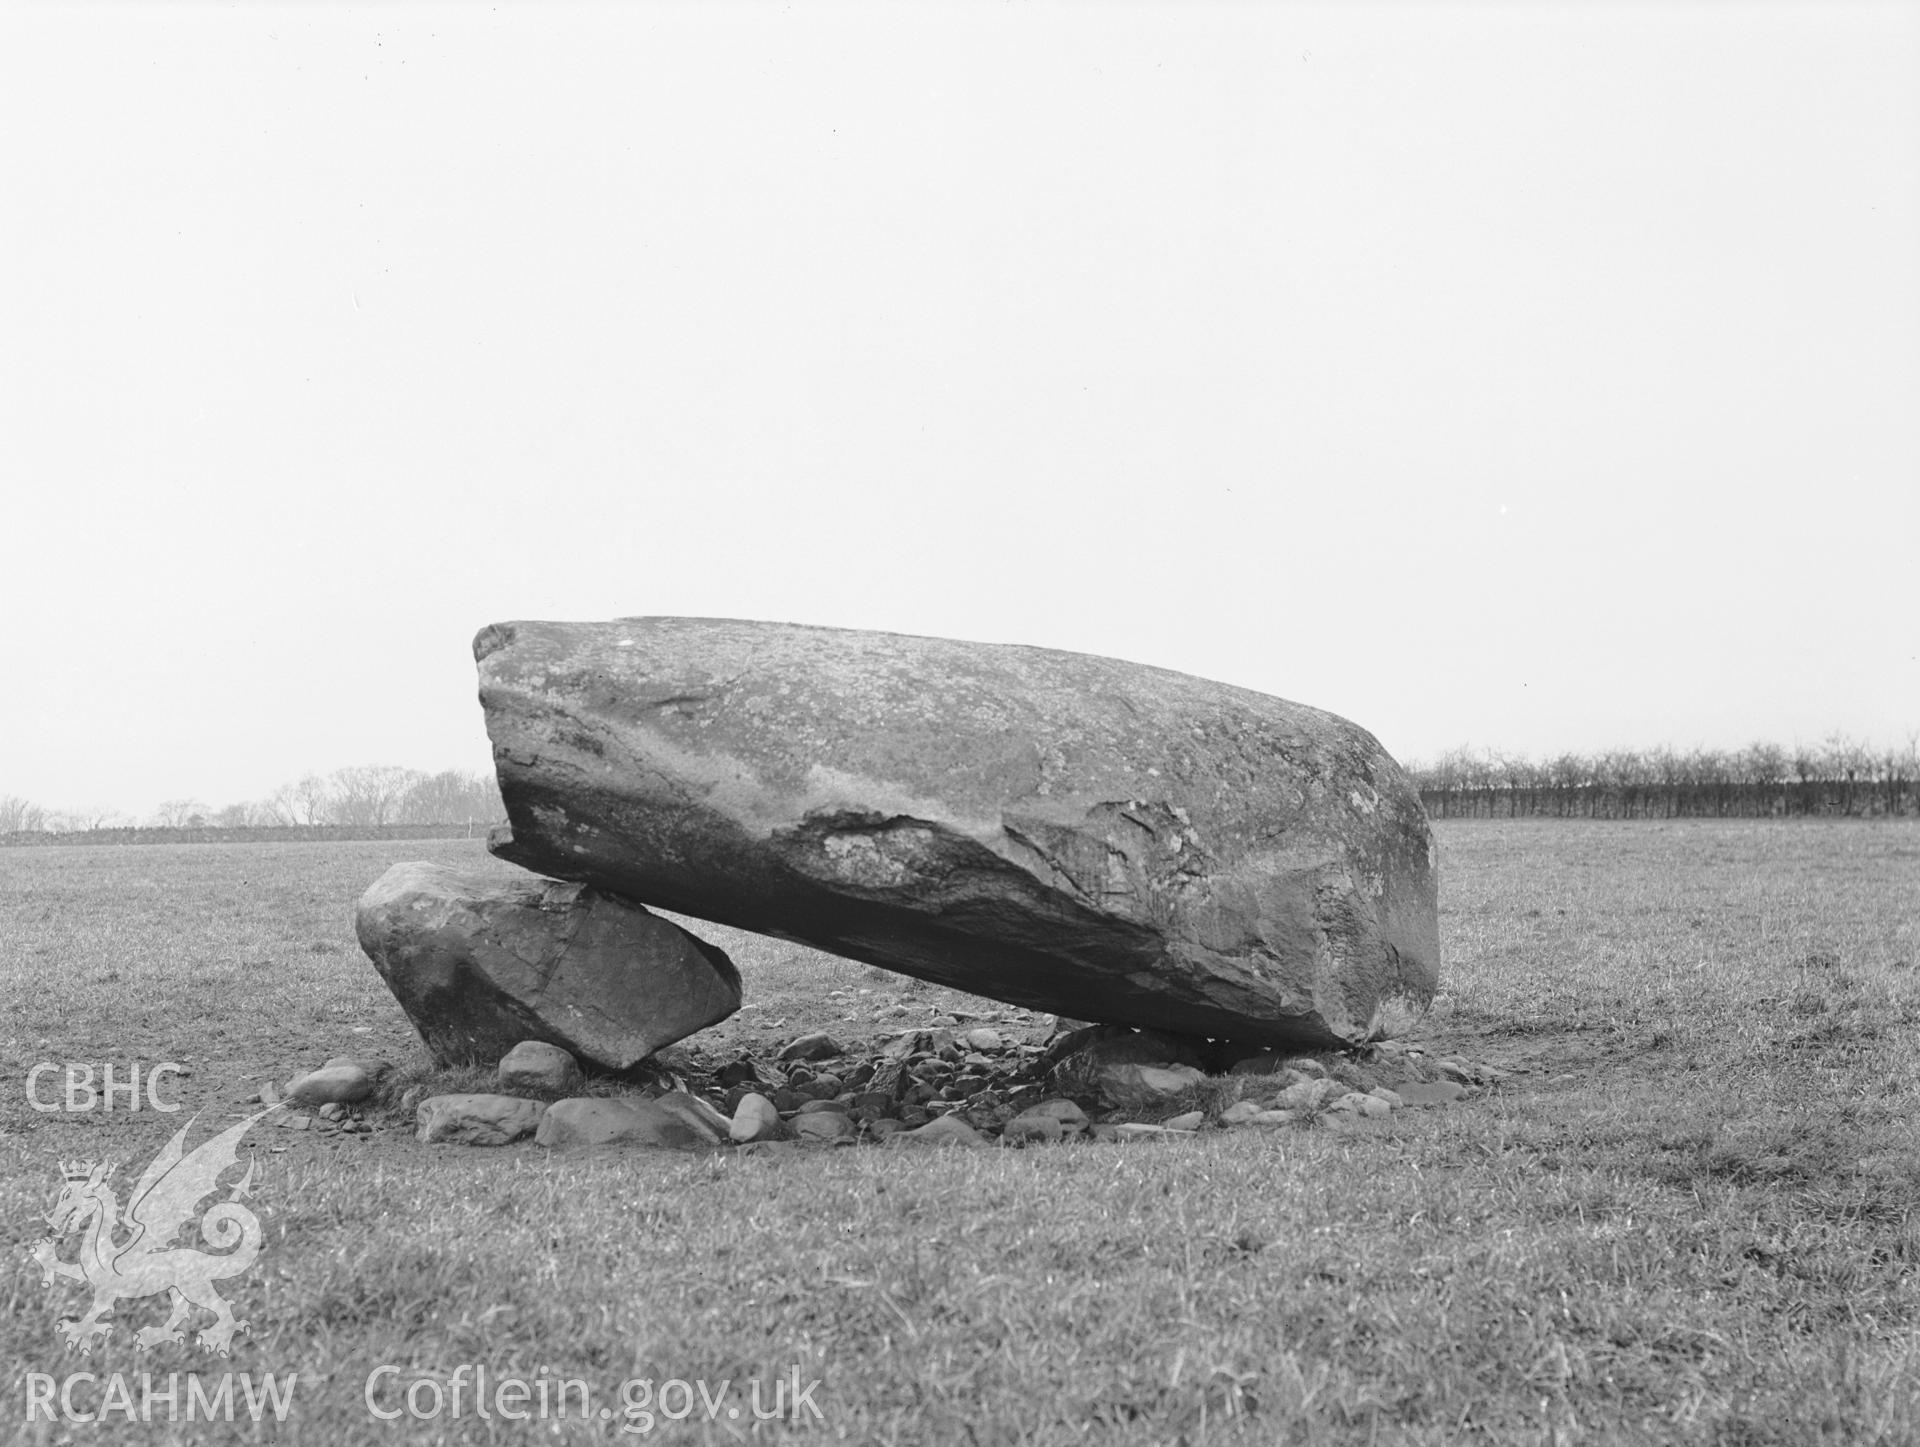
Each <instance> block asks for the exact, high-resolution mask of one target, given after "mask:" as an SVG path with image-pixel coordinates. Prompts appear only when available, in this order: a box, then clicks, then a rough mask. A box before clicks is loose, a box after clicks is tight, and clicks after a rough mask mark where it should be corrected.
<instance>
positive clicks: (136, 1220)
mask: <svg viewBox="0 0 1920 1447" xmlns="http://www.w3.org/2000/svg"><path fill="white" fill-rule="evenodd" d="M277 1109H279V1107H278V1106H273V1107H270V1108H269V1109H268V1110H263V1111H260V1112H258V1113H256V1114H254V1115H250V1116H248V1117H247V1118H246V1119H245V1120H243V1121H241V1122H240V1123H239V1124H238V1125H236V1126H232V1127H230V1128H228V1129H227V1130H224V1131H222V1132H221V1133H220V1134H219V1135H217V1136H214V1137H213V1138H212V1139H211V1140H207V1141H202V1142H201V1143H200V1145H199V1146H197V1147H196V1148H195V1149H194V1150H193V1151H192V1152H190V1153H188V1152H185V1151H184V1147H185V1144H186V1139H187V1130H188V1128H189V1127H190V1126H192V1124H193V1121H191V1120H190V1121H188V1122H187V1124H186V1125H183V1126H182V1127H180V1129H179V1131H178V1132H177V1133H176V1134H175V1135H174V1137H173V1139H172V1140H170V1141H168V1142H167V1144H166V1146H165V1148H164V1149H162V1150H161V1152H160V1154H159V1155H157V1156H155V1157H154V1158H153V1160H152V1162H151V1163H149V1164H148V1166H147V1169H146V1170H145V1172H143V1173H142V1175H141V1177H140V1179H139V1181H138V1182H136V1183H135V1185H134V1187H133V1193H132V1195H131V1196H129V1197H128V1199H127V1204H126V1206H125V1207H124V1208H123V1207H122V1206H121V1204H120V1198H119V1197H118V1196H117V1195H116V1194H115V1192H114V1189H113V1187H112V1186H111V1185H109V1184H108V1180H109V1178H110V1177H111V1176H112V1174H113V1172H114V1171H115V1170H117V1169H119V1167H118V1166H117V1165H116V1164H109V1163H106V1162H101V1163H99V1164H95V1163H93V1162H91V1161H74V1162H62V1163H61V1167H60V1170H61V1174H62V1176H64V1177H65V1185H64V1186H63V1187H62V1188H61V1191H60V1198H59V1199H58V1200H57V1201H55V1202H54V1206H53V1212H52V1214H51V1215H49V1216H47V1217H46V1221H47V1224H48V1225H50V1226H52V1227H53V1230H52V1232H51V1233H50V1234H49V1235H47V1236H46V1238H45V1239H43V1240H41V1241H40V1242H38V1243H37V1244H36V1245H35V1246H34V1247H33V1251H32V1259H33V1260H34V1262H35V1263H36V1264H37V1265H38V1266H39V1267H40V1271H41V1280H42V1283H43V1284H44V1285H47V1286H49V1287H50V1286H53V1285H54V1284H55V1282H56V1281H57V1280H58V1279H59V1278H62V1277H64V1278H65V1279H66V1280H68V1281H78V1282H82V1283H84V1284H85V1285H87V1286H89V1287H91V1288H92V1290H93V1305H92V1308H91V1309H90V1310H89V1311H88V1312H87V1314H86V1315H85V1316H82V1317H80V1318H78V1319H77V1320H63V1321H62V1322H60V1324H59V1327H58V1330H59V1332H60V1335H61V1336H63V1337H65V1338H66V1341H67V1346H68V1348H69V1349H71V1348H73V1347H78V1348H79V1349H80V1350H81V1352H82V1353H87V1352H91V1351H92V1350H93V1344H94V1341H95V1340H96V1339H100V1340H105V1339H106V1337H107V1336H108V1335H109V1334H111V1333H112V1331H113V1327H112V1325H111V1324H110V1323H108V1322H106V1321H103V1320H102V1318H103V1317H105V1316H106V1315H107V1313H109V1312H110V1311H112V1310H113V1307H114V1305H115V1303H117V1302H119V1301H122V1300H127V1299H137V1298H140V1297H147V1296H157V1295H159V1294H160V1293H161V1292H163V1291H164V1292H166V1293H167V1294H168V1296H169V1297H170V1298H171V1300H172V1303H173V1313H172V1315H170V1316H169V1317H168V1318H167V1320H166V1322H165V1324H163V1325H161V1326H149V1327H142V1328H141V1329H140V1330H139V1331H137V1332H135V1333H134V1343H135V1345H136V1346H138V1347H139V1348H140V1349H141V1350H142V1351H144V1350H146V1349H147V1348H148V1347H153V1346H159V1345H160V1344H161V1343H162V1342H183V1341H185V1340H186V1332H185V1331H184V1330H182V1327H183V1325H184V1324H185V1322H186V1321H187V1319H188V1317H189V1316H191V1315H192V1313H193V1309H194V1308H195V1307H199V1308H200V1309H201V1310H203V1311H210V1312H212V1313H213V1315H214V1321H213V1324H212V1325H211V1326H209V1327H207V1328H206V1329H205V1330H203V1331H202V1332H201V1333H200V1334H199V1339H198V1340H199V1345H200V1347H201V1348H202V1349H203V1350H205V1351H213V1352H218V1353H219V1354H220V1355H221V1356H223V1357H224V1356H227V1355H229V1354H230V1350H231V1348H232V1345H233V1334H234V1333H235V1332H243V1331H245V1330H247V1324H246V1323H245V1322H244V1321H236V1320H234V1316H233V1307H232V1306H231V1305H229V1304H228V1302H227V1301H226V1299H225V1298H224V1297H222V1296H221V1295H220V1293H219V1292H218V1291H216V1290H214V1283H215V1282H216V1281H221V1280H224V1279H225V1278H226V1277H229V1276H238V1275H239V1274H240V1273H241V1272H243V1271H245V1270H246V1269H247V1268H248V1267H249V1266H251V1265H253V1262H254V1258H255V1257H257V1256H258V1255H259V1254H260V1243H261V1233H260V1220H259V1218H258V1217H257V1216H255V1215H254V1214H253V1212H251V1211H249V1210H248V1209H247V1208H246V1207H245V1206H243V1205H241V1204H240V1202H241V1200H242V1199H244V1198H246V1197H247V1196H249V1195H250V1194H251V1192H250V1191H249V1189H248V1188H249V1187H250V1186H251V1185H252V1184H253V1166H254V1163H253V1160H252V1158H251V1156H249V1159H248V1162H247V1173H246V1175H245V1176H243V1177H242V1178H241V1179H240V1180H239V1181H237V1182H235V1183H234V1185H233V1187H232V1189H231V1190H230V1191H229V1192H228V1194H227V1197H226V1199H225V1200H223V1201H216V1202H215V1203H214V1204H213V1205H211V1206H209V1207H208V1208H207V1209H206V1211H205V1213H204V1214H202V1215H201V1216H200V1235H201V1237H202V1239H203V1240H205V1242H206V1244H207V1245H209V1246H211V1247H213V1248H214V1251H216V1252H220V1253H223V1254H220V1255H215V1254H212V1253H210V1252H206V1251H198V1250H195V1249H193V1248H192V1247H190V1246H184V1245H175V1244H174V1238H175V1237H177V1236H178V1235H179V1234H180V1231H181V1228H182V1227H190V1226H191V1225H192V1224H193V1220H194V1213H195V1211H196V1209H197V1208H198V1206H199V1204H200V1202H202V1201H203V1200H205V1199H206V1198H207V1197H208V1196H210V1195H212V1194H214V1193H215V1192H216V1191H218V1190H219V1188H220V1187H219V1180H220V1176H221V1175H222V1174H223V1173H224V1172H225V1171H226V1170H228V1169H229V1168H230V1167H232V1166H235V1165H238V1164H239V1151H238V1149H237V1148H238V1146H239V1143H240V1137H241V1136H243V1135H245V1134H246V1133H247V1130H248V1128H249V1127H251V1126H252V1125H253V1123H254V1122H255V1121H257V1120H259V1119H260V1118H261V1116H264V1115H269V1114H271V1113H272V1111H273V1110H277ZM195 1119H198V1117H195ZM121 1232H124V1233H125V1238H124V1239H122V1240H115V1239H114V1238H115V1235H116V1233H121ZM75 1233H78V1234H79V1236H80V1252H79V1257H78V1259H77V1260H74V1261H62V1260H61V1259H60V1256H59V1251H60V1246H61V1243H62V1242H63V1241H64V1240H65V1238H67V1237H68V1236H71V1235H73V1234H75Z"/></svg>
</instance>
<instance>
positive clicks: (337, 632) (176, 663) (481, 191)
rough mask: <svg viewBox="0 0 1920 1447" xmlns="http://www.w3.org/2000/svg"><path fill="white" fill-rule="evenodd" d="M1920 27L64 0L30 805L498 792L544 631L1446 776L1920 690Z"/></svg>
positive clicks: (13, 494)
mask: <svg viewBox="0 0 1920 1447" xmlns="http://www.w3.org/2000/svg"><path fill="white" fill-rule="evenodd" d="M1916 77H1920V6H1916V5H1914V4H1902V5H1866V4H1845V3H1830V0H1829V3H1819V4H1808V5H1757V4H1739V3H1731V0H1722V3H1712V4H1704V3H1703V4H1692V5H1686V4H1643V5H1632V4H1596V5H1568V4H1552V3H1540V4H1518V3H1515V4H1478V5H1475V4H1462V5H1453V4H1438V3H1434V4H1411V5H1391V4H1384V3H1375V4H1343V5H1328V6H1321V5H1306V4H1297V5H1286V4H1269V5H1255V4H1240V5H1220V6H1215V5H1205V4H1144V3H1143V4H1099V5H1084V6H1082V5H1049V4H1021V5H1000V4H987V3H975V4H926V5H878V4H875V5H857V6H837V5H804V4H797V5H788V6H778V7H776V6H771V5H748V4H722V5H699V6H696V5H653V6H646V5H638V4H635V5H625V6H617V7H616V6H603V7H584V6H583V7H570V6H562V5H555V4H541V5H537V6H525V7H521V6H513V5H504V4H503V5H499V6H491V7H490V6H481V5H406V4H396V5H378V6H344V5H320V4H310V5H276V4H251V5H220V6H187V5H176V4H165V5H153V4H143V5H134V6H116V5H108V4H88V5H62V6H45V5H34V4H11V5H8V6H6V7H5V8H4V10H0V195H4V198H5V204H4V206H3V207H0V248H3V254H4V257H5V260H6V274H7V284H6V286H5V289H4V294H3V295H0V470H3V471H4V477H5V484H4V485H5V489H6V502H7V505H6V509H5V517H6V520H7V523H6V543H7V545H6V547H5V550H4V560H3V561H0V606H4V609H5V617H6V619H7V621H8V624H9V644H8V650H7V651H8V655H9V664H10V666H9V667H8V669H7V670H6V677H7V679H8V682H7V684H6V686H5V688H4V690H0V794H13V795H20V796H24V797H27V798H30V799H33V800H35V801H36V802H38V803H40V804H42V805H44V806H47V807H49V808H61V807H67V806H72V805H78V804H81V803H86V802H105V803H109V804H112V805H114V806H116V807H118V808H120V809H122V810H123V811H125V812H127V813H129V814H133V815H139V814H141V813H143V812H144V811H147V810H149V809H151V808H152V807H153V805H154V804H155V803H157V802H158V801H160V800H162V799H168V798H178V797H186V796H191V797H196V798H198V799H200V800H202V801H204V802H206V803H208V804H210V805H213V806H216V807H217V806H219V805H221V804H225V803H231V802H235V801H238V800H242V799H249V798H256V797H260V796H262V795H265V794H267V793H268V792H270V791H271V790H272V789H273V788H274V787H275V786H276V785H278V784H280V783H283V782H285V781H286V780H288V779H291V778H293V777H295V776H297V775H299V774H301V773H303V772H307V771H309V770H317V771H322V772H324V771H326V770H329V769H332V768H334V767H337V766H339V765H342V764H352V763H398V764H407V765H412V766H415V767H421V768H434V769H438V768H444V767H464V768H481V767H485V766H486V765H487V763H488V754H487V747H486V739H485V732H484V729H483V727H482V720H481V715H480V711H479V708H478V707H477V705H476V703H475V701H474V674H473V666H472V660H471V656H470V653H469V643H470V640H471V638H472V635H473V633H474V632H475V631H476V630H477V629H478V628H479V627H480V626H481V625H483V624H485V623H488V622H491V621H495V620H501V619H509V618H583V619H585V618H607V617H614V616H619V615H622V614H639V613H668V614H673V613H677V614H694V615H707V616H724V617H746V618H778V619H790V620H795V621H801V622H809V623H824V624H837V625H845V626H852V627H865V628H884V629H892V630H896V631H902V632H912V633H932V634H943V635H949V636H955V637H962V638H977V639H989V640H997V641H1007V642H1022V643H1034V644H1042V645H1047V646H1051V647H1057V648H1069V649H1077V650H1083V651H1087V652H1094V653H1105V654H1112V655H1116V656H1119V657H1124V658H1131V659H1136V660H1140V661H1142V662H1149V663H1155V664H1161V665H1164V666H1167V667H1172V668H1177V669H1182V670H1185V671H1188V672H1192V673H1198V674H1203V675H1206V676H1209V677H1213V678H1219V679H1225V680H1227V681H1230V682H1233V683H1237V684H1242V685H1245V686H1247V687H1250V688H1255V689H1259V690H1262V691H1265V692H1269V693H1275V694H1280V695H1282V696H1285V697H1289V698H1295V699H1299V700H1302V701H1304V702H1308V703H1312V704H1316V705H1319V706H1321V707H1324V708H1330V709H1333V710H1335V711H1336V712H1339V713H1343V714H1346V715H1348V716H1349V717H1351V718H1353V719H1355V720H1357V721H1359V722H1360V723H1362V724H1363V725H1365V726H1366V727H1368V728H1370V729H1372V730H1373V731H1374V732H1375V733H1376V734H1378V735H1379V737H1380V738H1381V740H1382V741H1383V742H1384V743H1385V744H1386V745H1387V747H1388V748H1389V749H1390V750H1392V751H1393V752H1394V753H1396V754H1397V755H1399V756H1400V757H1402V758H1409V757H1411V758H1424V757H1431V756H1432V755H1434V754H1436V753H1438V752H1440V751H1441V750H1443V749H1445V748H1447V747H1449V746H1451V745H1454V744H1460V743H1469V744H1476V745H1481V746H1487V747H1499V748H1507V749H1518V750H1525V751H1529V752H1533V753H1536V754H1538V753H1546V752H1551V751H1557V750H1560V749H1564V748H1574V749H1586V748H1597V747H1606V746H1609V745H1615V744H1623V745H1653V744H1660V743H1674V744H1678V745H1683V746H1685V745H1692V744H1709V745H1724V746H1733V745H1739V744H1743V743H1745V742H1748V741H1750V740H1752V739H1755V738H1768V739H1774V740H1778V741H1781V742H1783V743H1785V742H1791V741H1793V740H1794V739H1796V738H1800V739H1806V740H1809V741H1811V740H1815V739H1818V738H1821V737H1824V736H1825V735H1827V734H1829V733H1831V732H1833V731H1834V730H1844V731H1846V732H1849V733H1853V734H1856V735H1861V736H1865V737H1868V738H1871V739H1875V740H1879V741H1886V742H1894V741H1898V740H1901V739H1904V738H1905V737H1906V735H1907V734H1908V732H1909V731H1911V730H1913V729H1915V728H1920V621H1917V620H1920V81H1917V80H1916Z"/></svg>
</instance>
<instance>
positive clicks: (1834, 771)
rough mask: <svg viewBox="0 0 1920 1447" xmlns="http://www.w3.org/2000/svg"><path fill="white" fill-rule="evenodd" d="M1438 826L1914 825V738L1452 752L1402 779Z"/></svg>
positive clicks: (1919, 801)
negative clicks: (1895, 821)
mask: <svg viewBox="0 0 1920 1447" xmlns="http://www.w3.org/2000/svg"><path fill="white" fill-rule="evenodd" d="M1407 772H1408V773H1409V774H1410V775H1411V776H1412V777H1413V780H1414V782H1415V784H1416V785H1417V786H1418V787H1419V790H1420V799H1421V802H1422V803H1424V804H1425V805H1426V806H1427V812H1428V813H1429V814H1431V815H1433V817H1434V818H1436V819H1463V818H1481V819H1486V818H1497V819H1517V818H1560V819H1700V818H1714V819H1728V818H1740V819H1754V818H1760V819H1764V818H1774V817H1789V816H1794V817H1798V816H1809V817H1812V816H1821V815H1830V816H1848V815H1851V816H1854V817H1871V816H1894V817H1898V816H1915V817H1920V733H1914V734H1909V735H1908V736H1907V739H1906V742H1905V743H1903V744H1899V745H1873V744H1868V743H1865V742H1862V741H1861V740H1858V739H1853V738H1849V737H1847V736H1846V735H1844V734H1834V735H1831V736H1829V737H1828V738H1827V739H1826V740H1825V741H1824V742H1822V743H1819V744H1794V745H1792V746H1790V747H1787V746H1782V745H1780V744H1773V743H1765V742H1761V743H1754V744H1749V745H1747V747H1745V748H1744V749H1707V748H1696V749H1685V750H1682V749H1675V748H1670V747H1662V748H1656V749H1610V750H1607V751H1605V752H1602V753H1594V754H1578V753H1563V754H1557V755H1555V756H1554V757H1552V758H1543V759H1533V758H1529V757H1527V756H1526V755H1524V754H1509V753H1500V752H1495V751H1485V752H1483V751H1478V750H1474V749H1468V748H1458V749H1452V750H1450V751H1448V752H1447V753H1445V754H1442V755H1441V756H1440V757H1439V758H1438V759H1436V760H1434V761H1432V762H1431V763H1426V762H1422V763H1416V764H1414V765H1411V766H1410V767H1409V768H1408V771H1407Z"/></svg>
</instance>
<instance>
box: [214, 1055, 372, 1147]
mask: <svg viewBox="0 0 1920 1447" xmlns="http://www.w3.org/2000/svg"><path fill="white" fill-rule="evenodd" d="M392 1069H393V1067H392V1066H391V1065H389V1064H388V1063H387V1062H386V1061H384V1060H356V1059H354V1058H353V1057H352V1056H347V1055H336V1056H334V1057H333V1058H332V1059H331V1060H328V1061H327V1062H326V1063H325V1064H323V1065H321V1066H320V1068H319V1069H317V1070H309V1071H307V1072H306V1073H305V1074H303V1075H296V1076H294V1077H293V1078H292V1079H291V1080H289V1081H287V1082H286V1084H285V1085H284V1086H281V1085H275V1084H273V1083H272V1082H268V1083H267V1084H266V1085H263V1086H261V1087H260V1089H259V1090H257V1091H255V1092H254V1093H253V1094H252V1095H249V1096H247V1097H246V1098H245V1099H243V1100H242V1101H241V1102H240V1103H241V1104H242V1105H254V1104H258V1105H265V1106H280V1107H281V1108H282V1109H281V1110H280V1112H279V1113H278V1114H276V1115H275V1116H274V1118H273V1123H274V1124H275V1125H277V1126H279V1127H281V1128H282V1129H283V1130H305V1131H316V1132H318V1133H320V1134H322V1135H334V1134H338V1135H351V1136H367V1135H371V1134H373V1130H374V1126H373V1124H372V1123H371V1122H370V1121H369V1120H368V1119H367V1117H366V1115H365V1114H364V1113H363V1112H362V1111H361V1110H360V1109H358V1107H360V1106H362V1105H363V1104H365V1102H367V1101H368V1100H369V1099H371V1098H372V1096H373V1094H374V1091H375V1090H376V1089H377V1088H378V1087H379V1083H380V1078H381V1077H382V1076H384V1075H385V1074H386V1073H387V1072H388V1071H390V1070H392ZM302 1106H305V1107H311V1108H312V1109H313V1113H312V1114H311V1115H307V1114H303V1113H302V1112H301V1110H299V1109H298V1108H297V1107H302Z"/></svg>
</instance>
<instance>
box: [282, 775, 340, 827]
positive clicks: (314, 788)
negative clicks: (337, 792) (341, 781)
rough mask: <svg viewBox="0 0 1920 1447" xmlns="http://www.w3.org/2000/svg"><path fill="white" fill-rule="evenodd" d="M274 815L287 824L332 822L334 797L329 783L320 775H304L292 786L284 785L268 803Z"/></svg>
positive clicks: (291, 784)
mask: <svg viewBox="0 0 1920 1447" xmlns="http://www.w3.org/2000/svg"><path fill="white" fill-rule="evenodd" d="M268 802H269V804H270V805H271V807H272V809H273V811H274V813H275V815H276V816H278V818H279V819H280V820H281V822H282V823H286V824H326V823H329V822H330V817H329V816H330V813H331V806H332V803H333V800H332V797H331V795H330V793H329V791H328V788H327V781H326V780H325V779H323V778H321V777H320V776H319V775H318V774H302V775H301V776H300V777H299V778H298V779H296V780H294V782H292V783H290V784H282V785H281V786H280V787H279V788H277V789H275V790H274V791H273V797H272V799H271V800H269V801H268Z"/></svg>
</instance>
